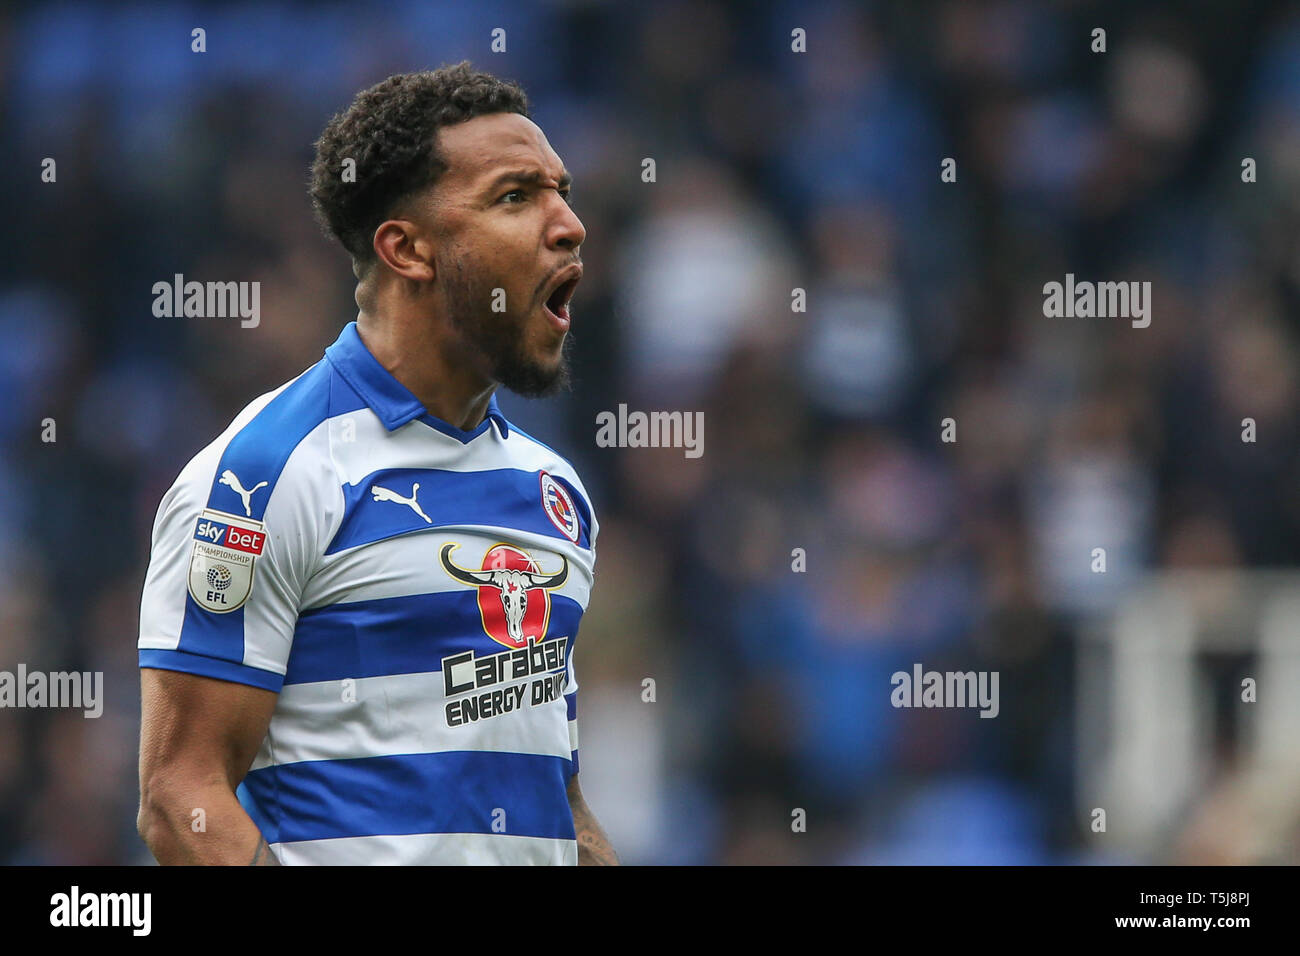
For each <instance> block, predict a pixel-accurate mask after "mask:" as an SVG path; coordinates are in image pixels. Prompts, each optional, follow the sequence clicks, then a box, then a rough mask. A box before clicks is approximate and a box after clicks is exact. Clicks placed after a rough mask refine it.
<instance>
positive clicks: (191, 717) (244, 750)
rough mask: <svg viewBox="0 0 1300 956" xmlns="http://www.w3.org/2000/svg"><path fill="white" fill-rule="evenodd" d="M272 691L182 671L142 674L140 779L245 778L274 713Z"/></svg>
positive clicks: (160, 781) (231, 782) (156, 781)
mask: <svg viewBox="0 0 1300 956" xmlns="http://www.w3.org/2000/svg"><path fill="white" fill-rule="evenodd" d="M276 697H277V695H276V694H275V693H274V692H273V691H269V690H264V689H262V688H260V687H253V686H251V685H248V684H240V683H235V682H232V681H224V680H217V679H215V678H211V677H201V676H199V675H197V674H186V673H182V672H180V671H170V670H160V669H156V668H151V667H146V668H142V669H141V670H140V706H141V726H140V778H141V781H142V782H149V783H153V784H154V785H158V784H161V785H164V786H166V785H169V784H174V783H182V782H184V783H190V784H192V783H195V782H197V781H198V780H199V779H202V780H203V781H204V782H217V781H219V780H222V779H224V781H225V782H226V783H228V784H229V786H230V788H231V789H232V790H233V789H234V788H235V787H236V786H238V784H239V781H240V780H242V779H243V778H244V775H245V774H246V773H247V772H248V768H249V766H250V765H251V764H252V762H253V758H254V757H255V756H256V755H257V750H258V748H259V747H260V746H261V743H262V740H263V738H264V737H265V736H266V730H267V727H268V726H269V725H270V722H271V714H272V712H273V711H274V710H275V702H276Z"/></svg>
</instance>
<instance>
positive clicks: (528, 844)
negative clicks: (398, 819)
mask: <svg viewBox="0 0 1300 956" xmlns="http://www.w3.org/2000/svg"><path fill="white" fill-rule="evenodd" d="M271 852H273V853H274V854H275V855H276V857H277V858H278V859H279V860H280V862H281V863H283V864H285V865H286V866H456V865H460V866H576V865H577V863H578V844H577V842H576V841H574V840H555V839H551V838H550V837H528V836H514V835H512V834H509V833H411V834H398V835H389V836H364V837H338V838H336V839H333V840H302V841H299V842H296V843H272V844H271Z"/></svg>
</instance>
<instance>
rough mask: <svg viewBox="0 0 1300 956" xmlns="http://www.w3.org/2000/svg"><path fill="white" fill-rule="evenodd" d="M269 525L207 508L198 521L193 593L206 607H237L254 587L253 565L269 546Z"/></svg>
mask: <svg viewBox="0 0 1300 956" xmlns="http://www.w3.org/2000/svg"><path fill="white" fill-rule="evenodd" d="M265 529H266V526H265V525H263V524H262V523H261V522H260V521H251V520H245V519H243V518H241V517H239V516H237V515H232V514H227V513H226V512H224V511H216V510H215V509H207V510H205V511H204V512H203V513H202V514H201V515H199V519H198V521H197V522H195V525H194V550H193V551H192V552H191V554H190V577H189V583H190V597H192V598H194V601H195V603H196V604H198V606H199V607H201V608H203V609H204V610H205V611H212V612H214V613H216V614H226V613H229V612H230V611H237V610H239V608H241V607H243V606H244V602H245V601H247V600H248V595H249V592H250V591H251V590H252V589H253V568H254V565H256V563H257V559H258V556H259V555H261V553H262V549H263V548H265V547H266V530H265Z"/></svg>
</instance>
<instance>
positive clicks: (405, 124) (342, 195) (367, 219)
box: [311, 60, 528, 275]
mask: <svg viewBox="0 0 1300 956" xmlns="http://www.w3.org/2000/svg"><path fill="white" fill-rule="evenodd" d="M491 113H519V114H521V115H523V116H528V97H527V96H526V95H525V94H524V91H523V89H522V88H521V87H520V86H519V85H518V84H517V83H514V82H512V81H509V80H502V79H498V78H497V77H495V76H493V75H492V74H490V73H484V72H482V71H480V70H475V69H474V68H473V67H472V66H470V64H469V61H468V60H462V61H461V62H460V63H457V64H455V65H452V66H443V67H440V68H439V69H437V70H423V71H421V72H418V73H399V74H396V75H395V76H390V77H389V78H388V79H386V80H383V81H382V82H380V83H376V84H375V85H374V86H372V87H370V88H369V89H367V90H362V91H361V92H360V93H358V94H357V96H356V98H355V99H354V100H353V101H352V105H350V106H349V107H348V108H347V109H346V110H345V111H344V112H342V113H338V114H336V115H335V116H334V118H333V119H331V120H330V121H329V123H328V124H327V125H326V126H325V131H324V132H323V133H321V137H320V139H319V140H317V141H316V158H315V160H314V161H313V162H312V167H311V198H312V206H313V207H314V209H315V211H316V218H317V220H319V222H320V224H321V226H322V227H323V228H324V229H325V230H326V232H328V233H329V234H331V235H333V236H334V237H335V238H336V239H338V241H339V242H341V243H342V244H343V248H345V249H346V250H347V251H348V252H349V253H351V255H352V262H353V268H354V270H355V271H356V272H357V274H358V275H361V274H362V273H363V272H364V271H366V270H367V269H368V268H369V266H370V265H371V264H373V263H374V261H375V251H374V248H373V247H372V246H371V239H372V237H373V236H374V233H375V229H376V228H377V227H378V226H379V224H380V223H381V222H383V221H384V220H385V219H386V218H388V216H389V213H390V212H391V210H392V209H393V206H394V204H395V203H396V202H397V201H398V200H400V199H402V198H404V197H406V196H409V195H411V194H412V193H415V192H417V191H419V190H421V189H424V188H425V187H427V186H431V185H433V184H434V183H435V182H437V181H438V178H439V177H440V176H441V175H442V174H443V173H444V172H446V170H447V164H446V162H445V160H444V159H443V158H442V157H441V156H439V155H438V153H437V149H436V142H435V140H436V139H437V133H438V130H439V129H441V128H442V127H444V126H454V125H455V124H457V123H463V122H465V121H466V120H469V119H473V118H474V117H476V116H484V115H488V114H491ZM349 158H350V159H353V160H355V161H356V182H344V181H343V177H342V172H343V161H344V160H345V159H349Z"/></svg>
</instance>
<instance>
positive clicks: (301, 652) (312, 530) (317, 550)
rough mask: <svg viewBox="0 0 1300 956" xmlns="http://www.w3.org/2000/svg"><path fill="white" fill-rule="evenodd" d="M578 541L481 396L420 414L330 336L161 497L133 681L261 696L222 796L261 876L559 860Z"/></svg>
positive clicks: (550, 486) (550, 475) (579, 504)
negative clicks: (296, 868) (455, 407)
mask: <svg viewBox="0 0 1300 956" xmlns="http://www.w3.org/2000/svg"><path fill="white" fill-rule="evenodd" d="M597 530H598V525H597V522H596V517H595V514H594V513H593V511H592V507H591V503H590V499H589V497H588V496H587V493H586V490H585V489H584V488H583V485H582V482H581V481H580V480H579V478H578V475H577V473H576V472H575V471H574V469H573V467H572V466H571V465H570V464H569V463H568V462H567V461H565V460H564V459H563V458H561V457H560V456H559V455H558V454H556V453H555V452H554V451H553V450H552V449H550V448H548V447H547V446H545V445H542V444H541V443H540V442H538V441H536V440H535V439H533V438H531V437H529V436H528V435H525V434H524V433H522V432H520V431H519V430H518V429H517V428H515V427H514V426H513V425H511V424H510V423H509V422H507V421H506V419H505V418H504V417H503V416H502V414H501V413H500V411H499V410H498V408H497V405H496V400H495V398H493V399H492V402H491V404H490V406H489V410H488V415H487V417H486V418H485V419H484V421H483V422H482V424H480V425H479V426H478V427H477V428H476V429H474V430H473V431H468V432H467V431H462V430H460V429H458V428H455V427H453V426H451V425H448V424H447V423H446V422H443V421H440V420H438V419H436V418H434V417H432V416H431V415H429V414H428V412H427V411H426V410H425V408H424V406H423V405H422V404H421V403H420V401H419V400H418V399H416V398H415V396H414V395H412V394H411V392H410V391H409V390H407V389H406V388H405V387H404V386H403V385H402V384H401V383H400V382H398V381H397V380H396V379H395V378H393V376H392V375H391V374H389V373H388V371H387V370H385V369H384V368H383V366H381V365H380V364H379V362H378V361H377V360H376V359H375V358H374V356H372V355H371V354H370V352H369V351H368V350H367V349H366V347H365V345H364V343H362V341H361V338H360V336H359V335H358V334H357V329H356V323H351V324H349V325H348V326H347V327H346V328H345V329H344V330H343V332H342V333H341V334H340V336H339V338H338V340H337V341H336V342H335V343H334V344H333V345H331V346H330V347H329V348H328V349H327V350H326V351H325V357H324V358H323V359H322V360H321V361H320V362H318V363H317V364H316V365H314V366H312V367H311V368H310V369H308V370H307V371H306V372H304V373H303V374H301V375H300V376H298V377H297V378H295V379H294V380H292V381H291V382H289V383H287V384H286V385H284V386H281V387H280V388H279V389H276V390H275V391H273V392H270V393H268V394H266V395H263V396H261V397H260V398H258V399H256V400H255V401H254V402H252V403H251V404H250V405H249V406H248V407H247V408H246V409H244V411H242V412H241V413H240V414H239V415H238V417H236V419H235V421H234V422H233V423H232V424H231V425H230V427H229V428H227V429H226V431H225V432H224V433H223V434H222V435H221V436H220V437H219V438H217V440H216V441H214V442H213V443H212V444H211V445H209V446H208V447H207V448H205V449H204V450H203V451H201V452H199V454H198V455H196V456H195V457H194V459H193V460H191V461H190V463H189V464H188V465H187V466H186V467H185V468H184V470H183V471H182V472H181V474H180V476H179V477H178V478H177V479H176V482H175V484H173V485H172V487H171V488H170V489H169V490H168V492H167V493H166V495H164V496H163V500H162V503H161V505H160V507H159V509H158V516H157V518H156V520H155V523H154V529H153V548H152V556H151V561H150V564H149V571H148V575H147V577H146V580H145V586H144V596H143V601H142V606H141V614H140V641H139V656H140V666H141V667H155V668H162V669H166V670H175V671H184V672H187V673H191V674H201V675H205V676H208V677H214V678H219V679H221V680H228V681H238V682H241V683H245V684H251V685H253V686H256V687H262V688H266V689H268V690H272V691H276V692H278V694H279V697H278V699H277V702H276V707H275V711H274V714H273V715H272V717H271V723H270V727H269V728H268V730H267V733H266V737H265V739H264V740H263V741H262V745H261V749H260V750H259V752H258V754H257V756H256V758H255V759H254V761H253V764H252V767H251V769H250V771H249V773H248V775H247V777H245V779H244V781H243V783H242V784H241V785H240V786H239V788H238V791H237V793H238V797H239V800H240V802H241V804H242V805H243V807H244V808H245V810H247V812H248V814H249V816H250V817H251V818H252V820H253V821H254V823H256V824H257V826H258V828H259V829H260V830H261V831H262V834H263V835H264V836H265V837H266V840H267V842H268V843H269V844H270V845H271V849H272V851H273V852H274V853H275V854H276V856H277V857H278V858H279V859H280V861H281V862H282V863H286V864H294V863H320V864H333V863H341V864H369V863H376V864H378V863H387V864H407V863H557V864H558V863H564V864H574V863H576V862H577V844H576V842H575V836H574V826H573V816H572V813H571V811H570V809H569V804H568V799H567V795H566V787H567V784H568V781H569V778H570V777H571V776H572V775H573V774H575V773H576V772H577V770H578V738H577V720H576V715H577V704H576V700H577V689H578V684H577V680H576V677H575V675H574V670H573V644H574V639H575V638H576V636H577V632H578V624H579V621H580V619H581V617H582V614H583V611H584V610H585V609H586V607H587V600H588V595H589V594H590V590H591V585H592V574H593V567H594V564H595V540H596V534H597Z"/></svg>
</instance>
